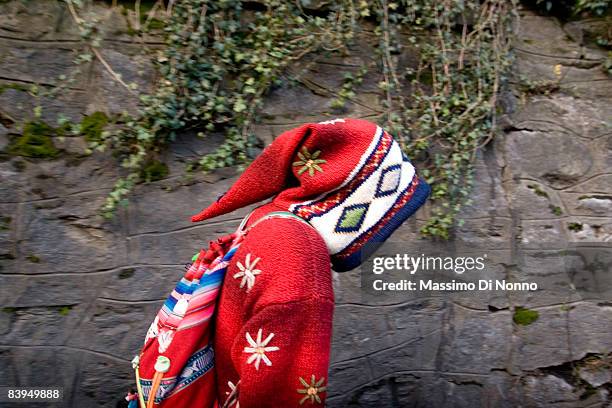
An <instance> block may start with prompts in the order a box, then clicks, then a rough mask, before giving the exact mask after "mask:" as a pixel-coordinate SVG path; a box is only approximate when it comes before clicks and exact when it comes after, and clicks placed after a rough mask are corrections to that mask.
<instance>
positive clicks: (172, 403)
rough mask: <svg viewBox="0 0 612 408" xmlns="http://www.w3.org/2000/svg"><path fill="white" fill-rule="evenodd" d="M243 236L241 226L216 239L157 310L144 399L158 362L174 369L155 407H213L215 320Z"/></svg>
mask: <svg viewBox="0 0 612 408" xmlns="http://www.w3.org/2000/svg"><path fill="white" fill-rule="evenodd" d="M243 238H244V234H243V232H242V230H241V227H239V229H238V231H237V232H235V233H234V234H231V235H228V236H225V237H222V238H220V239H218V240H217V241H215V242H211V244H210V247H209V249H208V250H206V251H205V250H201V251H200V252H199V254H197V256H196V257H194V258H195V259H194V260H193V263H192V264H191V265H190V266H189V268H188V269H187V272H186V273H185V275H184V276H183V277H182V278H181V280H180V281H179V282H178V283H177V285H176V287H175V288H174V290H173V291H172V293H171V294H170V295H169V296H168V298H167V299H166V301H165V302H164V305H163V306H162V308H161V309H160V310H159V312H158V313H157V316H156V317H155V320H154V321H153V323H151V326H150V327H149V330H148V331H147V335H146V337H145V343H144V347H143V349H142V352H141V353H140V359H139V376H140V378H139V383H140V388H141V390H142V395H143V397H144V399H145V401H148V400H149V399H150V398H151V395H150V394H151V389H152V388H153V383H154V377H155V373H156V369H155V363H156V361H157V359H158V357H159V356H164V357H166V358H168V359H169V361H170V368H169V370H168V371H167V372H166V373H164V374H163V377H162V378H161V381H160V382H159V386H158V388H157V391H156V392H155V395H154V400H155V404H156V407H182V406H199V407H211V406H213V404H214V402H215V399H216V394H215V392H216V384H215V374H214V351H213V349H212V344H211V339H212V333H211V330H212V328H211V325H212V323H213V322H212V320H211V318H212V316H213V314H214V312H215V306H216V303H217V298H218V295H219V290H220V288H221V285H222V283H223V278H224V276H225V272H226V270H227V267H228V265H229V263H230V261H231V259H232V257H233V256H234V254H235V253H236V250H237V249H238V248H239V247H240V243H241V242H242V240H243ZM158 375H159V374H158ZM194 384H197V385H196V386H192V385H194Z"/></svg>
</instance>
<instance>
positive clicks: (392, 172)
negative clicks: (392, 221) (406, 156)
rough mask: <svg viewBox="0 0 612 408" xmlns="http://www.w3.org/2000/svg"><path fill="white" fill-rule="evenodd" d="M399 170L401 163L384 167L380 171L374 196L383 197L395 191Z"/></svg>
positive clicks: (397, 185)
mask: <svg viewBox="0 0 612 408" xmlns="http://www.w3.org/2000/svg"><path fill="white" fill-rule="evenodd" d="M401 170H402V165H401V164H394V165H393V166H389V167H387V168H386V169H384V170H383V171H382V172H381V173H380V178H379V179H378V184H377V185H376V193H375V194H374V197H376V198H378V197H384V196H388V195H390V194H393V193H395V192H396V191H397V188H398V187H399V183H400V175H401V174H400V173H401Z"/></svg>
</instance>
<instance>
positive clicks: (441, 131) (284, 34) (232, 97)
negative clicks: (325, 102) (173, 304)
mask: <svg viewBox="0 0 612 408" xmlns="http://www.w3.org/2000/svg"><path fill="white" fill-rule="evenodd" d="M64 1H65V2H66V4H67V5H68V7H69V9H70V11H71V14H72V15H73V17H74V21H75V22H76V23H77V24H78V25H79V26H80V27H81V31H82V37H83V39H84V43H85V44H86V45H87V46H86V47H85V52H84V53H83V54H82V56H81V58H82V59H84V60H91V59H94V58H96V59H98V60H99V61H100V62H101V63H102V64H103V65H104V67H105V68H106V69H107V70H108V72H109V73H110V74H111V75H112V76H113V77H114V78H115V79H116V80H117V81H118V82H119V83H120V84H121V85H122V86H124V87H126V88H127V89H129V90H130V91H132V92H134V91H135V90H136V87H135V85H134V84H126V83H124V82H123V80H122V79H121V76H120V75H118V74H116V73H115V72H114V71H113V69H112V67H111V66H110V65H108V64H107V63H106V61H104V59H103V58H102V55H101V54H100V53H99V51H98V48H99V47H100V44H101V42H100V39H99V36H98V34H97V33H96V24H95V23H92V20H89V19H88V18H87V17H86V16H85V15H84V6H85V5H84V3H83V2H82V1H81V0H64ZM244 5H245V3H244V2H242V1H239V0H220V1H208V0H181V1H177V2H174V1H167V2H164V1H162V0H160V1H157V2H156V3H155V4H154V6H153V7H152V8H150V11H149V12H148V14H147V15H145V16H144V17H143V18H142V20H144V23H142V21H141V14H142V13H141V10H140V9H138V10H136V12H135V15H136V16H137V23H136V24H134V25H133V28H134V29H136V30H141V31H145V30H148V29H149V27H150V26H151V24H150V23H151V22H152V21H157V22H159V24H157V26H158V27H163V35H164V38H165V42H166V46H165V47H164V48H163V50H161V51H159V53H158V54H157V55H156V56H155V64H156V66H157V69H158V71H159V73H160V80H159V81H158V83H157V84H156V87H155V90H154V91H153V92H152V93H150V94H141V95H140V96H139V98H140V109H139V112H138V113H137V114H135V115H127V114H124V115H123V116H122V117H119V118H114V119H113V126H112V127H109V128H107V129H106V130H105V131H103V132H101V134H100V137H96V138H95V139H93V140H91V141H90V143H91V147H92V149H96V150H105V149H111V150H112V151H113V152H115V153H117V154H118V155H119V156H120V157H121V160H122V161H121V165H122V166H123V167H124V168H126V169H127V170H128V172H127V175H126V176H125V177H123V178H121V179H120V180H118V182H117V184H116V185H115V188H114V190H113V191H112V193H111V194H110V195H109V197H108V199H107V202H106V204H105V206H104V208H103V211H104V213H105V214H106V215H111V214H112V213H113V211H114V210H115V208H116V207H117V205H118V204H119V203H124V202H126V197H127V196H128V194H129V192H130V191H131V190H132V189H133V188H134V185H135V184H136V183H137V182H139V181H141V180H143V169H144V168H147V166H150V165H151V163H152V162H154V161H155V160H156V158H157V155H158V154H159V153H160V152H161V151H162V150H163V149H164V148H165V147H166V146H167V145H168V144H169V143H172V141H173V140H175V138H176V135H177V134H178V133H179V132H182V131H185V130H187V129H194V130H196V131H198V132H199V134H200V135H201V136H203V137H206V135H207V134H209V133H211V132H224V134H225V141H224V142H223V143H222V145H221V146H220V147H219V148H218V149H217V150H216V151H214V152H213V153H211V154H208V155H206V156H204V157H202V158H201V159H200V160H198V161H197V162H195V163H191V164H190V166H189V168H188V170H192V171H193V170H204V171H210V170H212V169H215V168H219V167H225V166H244V165H246V164H247V163H248V162H249V161H250V160H251V159H252V158H253V157H252V156H253V152H254V151H255V149H253V147H257V146H258V144H259V143H260V142H259V141H258V139H257V138H256V137H255V135H254V134H253V133H252V125H253V124H254V123H255V122H257V121H258V120H259V117H258V114H259V111H260V108H261V105H262V102H263V99H264V97H265V94H266V92H267V91H268V90H269V89H270V88H271V87H272V86H274V85H275V84H277V83H278V82H279V80H280V79H281V77H282V76H283V75H284V74H285V72H286V70H287V68H288V67H289V66H290V65H291V64H293V63H295V62H296V61H299V60H301V59H302V58H303V57H304V56H305V55H307V54H309V53H316V52H327V53H335V52H341V53H343V54H345V55H346V54H349V53H350V48H351V45H352V44H353V43H354V39H355V38H356V35H357V34H358V33H359V32H360V30H362V29H363V28H362V27H364V25H365V24H367V25H370V26H371V25H372V24H373V25H374V26H375V31H374V33H375V35H376V38H377V39H378V46H377V55H376V58H377V64H376V65H377V66H376V67H370V66H368V68H367V69H366V68H365V67H364V68H362V69H360V70H358V71H357V73H354V74H347V75H345V77H344V81H343V85H342V87H341V89H340V90H339V92H338V93H337V94H336V95H337V97H336V99H335V100H334V101H333V103H332V108H334V109H342V108H343V107H344V105H345V103H346V102H347V101H350V100H351V99H352V98H354V97H355V90H354V88H356V87H358V86H359V85H360V84H361V82H362V80H363V77H364V75H366V74H367V75H369V74H370V72H371V71H372V70H378V72H380V73H381V74H382V78H383V79H382V81H381V82H380V83H379V88H380V90H381V94H382V100H381V102H382V106H383V108H384V113H383V115H382V117H381V118H379V120H378V121H379V123H380V124H381V125H383V126H385V127H386V128H387V129H388V130H389V131H390V132H391V133H392V134H394V136H395V137H396V138H397V139H398V140H399V141H400V143H401V145H402V147H403V148H404V149H405V151H406V153H407V154H408V155H409V157H411V158H413V159H414V160H416V161H419V162H420V165H419V167H420V168H423V169H424V170H423V171H422V173H423V175H424V176H425V177H426V179H427V180H428V181H429V182H430V183H431V184H432V186H433V194H432V201H433V207H432V213H431V217H430V218H429V221H428V222H427V224H426V225H425V226H424V227H423V229H422V232H423V234H425V235H427V236H432V237H441V238H448V237H449V235H450V233H451V231H452V227H453V226H454V225H455V224H456V223H457V218H458V215H459V213H460V210H461V208H462V206H464V205H465V204H467V203H469V191H470V188H471V185H472V180H473V163H474V160H475V157H476V154H477V152H478V150H479V149H480V148H481V147H483V146H484V145H486V144H487V143H488V142H489V141H490V140H491V139H492V138H493V137H494V135H495V113H496V106H497V96H498V94H499V91H500V87H501V86H502V85H503V83H504V81H505V73H506V72H507V68H508V67H509V65H510V63H511V59H510V58H509V43H510V41H509V39H510V32H511V30H510V28H511V22H512V19H513V17H514V10H515V2H514V1H507V0H462V1H458V0H439V1H438V0H423V1H419V2H414V1H410V0H395V1H389V0H377V1H375V2H367V1H363V0H342V1H339V2H332V3H330V4H328V5H324V6H322V8H320V9H318V10H317V11H316V12H312V10H310V11H309V10H308V8H307V6H309V4H308V2H307V1H305V0H301V1H296V2H294V1H287V0H262V1H258V2H256V3H249V7H250V9H248V10H245V9H244V8H243V7H244ZM135 7H138V8H139V7H140V2H139V1H137V2H136V4H135ZM406 47H410V48H411V49H412V50H415V51H416V52H418V56H419V63H418V66H416V67H411V68H407V69H400V68H399V67H398V66H399V63H398V56H399V55H400V54H401V52H402V50H403V49H405V48H406ZM408 90H410V91H409V92H408ZM158 170H159V169H158ZM160 171H161V170H160ZM162 174H163V172H162Z"/></svg>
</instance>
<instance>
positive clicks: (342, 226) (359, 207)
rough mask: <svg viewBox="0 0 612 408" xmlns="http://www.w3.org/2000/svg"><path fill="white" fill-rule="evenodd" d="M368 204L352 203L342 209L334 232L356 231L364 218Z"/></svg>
mask: <svg viewBox="0 0 612 408" xmlns="http://www.w3.org/2000/svg"><path fill="white" fill-rule="evenodd" d="M369 206H370V204H353V205H350V206H348V207H346V208H345V209H344V210H343V211H342V215H341V216H340V219H339V220H338V223H337V224H336V228H335V231H336V232H355V231H358V230H359V228H360V227H361V224H362V223H363V220H364V219H365V215H366V213H367V212H368V207H369Z"/></svg>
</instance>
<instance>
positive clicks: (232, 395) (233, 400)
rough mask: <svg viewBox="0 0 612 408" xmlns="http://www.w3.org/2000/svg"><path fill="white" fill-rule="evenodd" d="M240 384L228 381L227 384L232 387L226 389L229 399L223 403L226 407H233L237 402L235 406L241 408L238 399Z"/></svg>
mask: <svg viewBox="0 0 612 408" xmlns="http://www.w3.org/2000/svg"><path fill="white" fill-rule="evenodd" d="M238 384H240V381H238ZM238 384H236V385H234V383H233V382H231V381H228V382H227V386H228V387H229V388H230V390H229V391H225V395H227V401H225V404H223V406H224V407H225V406H227V407H231V406H232V405H234V404H236V405H234V406H235V407H236V408H240V402H239V401H238Z"/></svg>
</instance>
